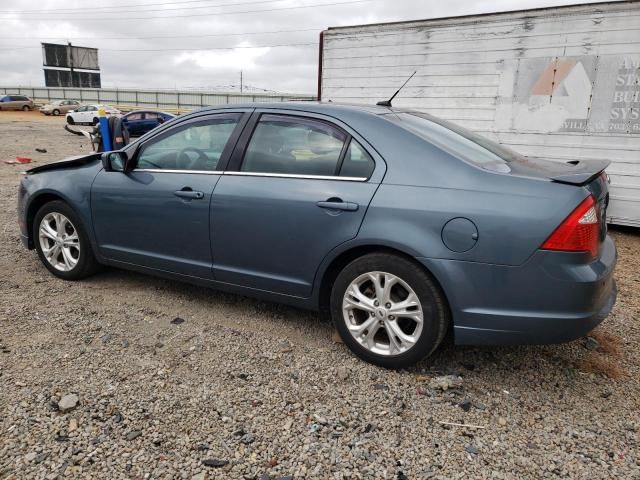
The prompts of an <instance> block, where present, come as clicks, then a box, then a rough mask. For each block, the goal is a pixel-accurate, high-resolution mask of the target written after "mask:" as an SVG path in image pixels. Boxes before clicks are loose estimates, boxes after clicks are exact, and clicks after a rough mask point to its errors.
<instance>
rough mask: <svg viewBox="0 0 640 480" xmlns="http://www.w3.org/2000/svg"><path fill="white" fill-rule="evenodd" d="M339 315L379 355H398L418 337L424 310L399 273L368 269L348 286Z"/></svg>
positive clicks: (362, 341)
mask: <svg viewBox="0 0 640 480" xmlns="http://www.w3.org/2000/svg"><path fill="white" fill-rule="evenodd" d="M342 315H343V318H344V321H345V323H346V325H347V328H348V330H349V333H351V335H352V336H353V338H354V339H355V340H356V341H357V342H358V343H359V344H360V345H361V346H363V347H364V348H366V349H367V350H369V351H371V352H373V353H376V354H378V355H387V356H393V355H400V354H402V353H405V352H406V351H408V350H409V349H410V348H412V347H413V346H414V345H415V344H416V342H417V341H418V340H419V338H420V335H421V334H422V328H423V325H424V314H423V311H422V305H421V303H420V299H419V298H418V295H417V294H416V293H415V291H414V290H413V289H412V288H411V287H410V286H409V284H407V282H405V281H404V280H402V279H401V278H400V277H398V276H396V275H393V274H391V273H386V272H378V271H376V272H368V273H365V274H362V275H360V276H358V277H357V278H356V279H355V280H353V282H351V283H350V284H349V286H348V287H347V289H346V291H345V294H344V297H343V301H342Z"/></svg>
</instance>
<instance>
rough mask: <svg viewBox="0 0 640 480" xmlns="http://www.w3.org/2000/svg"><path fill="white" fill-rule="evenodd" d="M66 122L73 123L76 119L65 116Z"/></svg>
mask: <svg viewBox="0 0 640 480" xmlns="http://www.w3.org/2000/svg"><path fill="white" fill-rule="evenodd" d="M67 123H68V124H69V125H75V124H76V121H75V120H74V119H73V118H72V117H67Z"/></svg>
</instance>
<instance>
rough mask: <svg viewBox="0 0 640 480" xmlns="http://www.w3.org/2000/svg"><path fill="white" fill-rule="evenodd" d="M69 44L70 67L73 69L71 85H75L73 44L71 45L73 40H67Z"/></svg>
mask: <svg viewBox="0 0 640 480" xmlns="http://www.w3.org/2000/svg"><path fill="white" fill-rule="evenodd" d="M67 44H68V45H69V53H68V55H69V68H70V69H71V86H72V87H75V86H76V85H75V81H74V75H73V45H71V42H67Z"/></svg>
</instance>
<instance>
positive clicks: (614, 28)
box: [319, 2, 640, 226]
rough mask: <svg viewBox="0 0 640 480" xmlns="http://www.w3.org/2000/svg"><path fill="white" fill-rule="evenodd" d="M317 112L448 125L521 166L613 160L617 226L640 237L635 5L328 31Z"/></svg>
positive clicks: (639, 64)
mask: <svg viewBox="0 0 640 480" xmlns="http://www.w3.org/2000/svg"><path fill="white" fill-rule="evenodd" d="M319 70H320V78H319V82H320V83H319V93H320V95H321V99H322V100H324V101H328V100H332V101H334V102H337V101H339V102H355V103H370V104H373V103H375V102H377V101H379V100H384V99H387V98H389V97H390V96H391V95H392V94H393V93H394V92H395V90H396V89H397V88H398V87H399V86H400V85H401V84H402V83H403V82H404V80H406V79H407V78H408V77H409V75H411V73H413V72H414V71H416V72H417V73H416V75H415V76H414V77H413V78H412V79H411V81H410V82H409V83H408V84H407V86H406V87H405V88H404V89H403V90H402V92H401V94H400V95H399V96H398V97H397V98H396V99H395V100H394V102H393V103H394V106H399V107H410V108H414V109H417V110H421V111H425V112H429V113H432V114H434V115H437V116H439V117H441V118H445V119H447V120H451V121H454V122H456V123H459V124H460V125H463V126H465V127H467V128H470V129H472V130H474V131H476V132H479V133H481V134H484V135H486V136H488V137H490V138H493V139H494V140H497V141H499V142H500V143H503V144H505V145H509V146H510V147H512V148H513V149H514V150H517V151H519V152H521V153H522V154H524V155H528V156H538V157H542V158H547V159H550V160H555V161H560V162H566V161H571V160H581V159H590V158H608V159H610V160H611V161H612V162H613V163H612V165H611V166H610V167H609V168H608V169H607V172H608V173H609V175H610V177H611V207H610V209H609V216H610V218H609V220H610V221H611V222H612V223H618V224H626V225H635V226H640V2H608V3H598V4H590V5H577V6H570V7H559V8H548V9H536V10H528V11H519V12H506V13H496V14H486V15H475V16H466V17H456V18H444V19H432V20H421V21H411V22H399V23H389V24H377V25H362V26H353V27H337V28H330V29H328V30H326V31H325V32H323V34H322V36H321V54H320V69H319Z"/></svg>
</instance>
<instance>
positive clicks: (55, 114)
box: [51, 108, 60, 117]
mask: <svg viewBox="0 0 640 480" xmlns="http://www.w3.org/2000/svg"><path fill="white" fill-rule="evenodd" d="M51 113H53V115H54V116H56V117H57V116H58V115H60V110H58V109H57V108H56V109H55V110H54V111H53V112H51Z"/></svg>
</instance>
